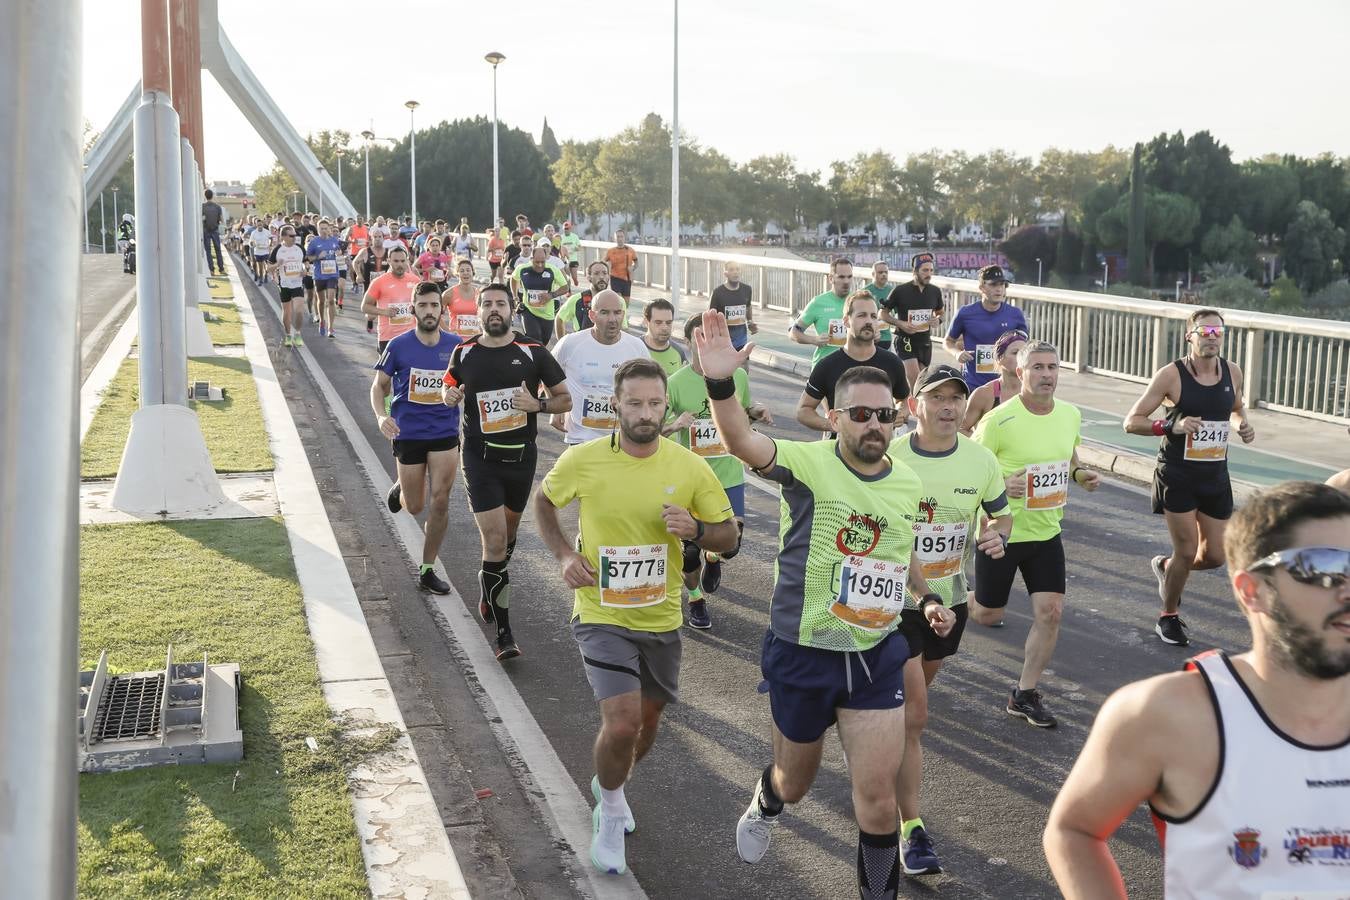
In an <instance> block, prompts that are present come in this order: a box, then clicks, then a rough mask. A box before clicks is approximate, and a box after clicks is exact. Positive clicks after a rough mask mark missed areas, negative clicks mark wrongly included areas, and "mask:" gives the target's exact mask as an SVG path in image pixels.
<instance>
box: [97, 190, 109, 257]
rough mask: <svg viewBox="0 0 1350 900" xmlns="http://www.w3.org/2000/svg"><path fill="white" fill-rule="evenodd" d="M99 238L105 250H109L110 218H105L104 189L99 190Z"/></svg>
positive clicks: (105, 251)
mask: <svg viewBox="0 0 1350 900" xmlns="http://www.w3.org/2000/svg"><path fill="white" fill-rule="evenodd" d="M98 239H99V244H100V246H102V247H103V252H104V253H107V252H108V220H107V219H105V218H103V191H99V192H98Z"/></svg>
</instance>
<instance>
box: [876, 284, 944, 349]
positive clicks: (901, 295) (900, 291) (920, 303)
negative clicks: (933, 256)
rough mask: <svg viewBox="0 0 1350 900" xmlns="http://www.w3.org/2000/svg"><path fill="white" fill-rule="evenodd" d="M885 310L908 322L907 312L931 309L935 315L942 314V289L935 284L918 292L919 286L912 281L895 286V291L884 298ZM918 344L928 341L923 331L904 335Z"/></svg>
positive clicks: (926, 334) (928, 336)
mask: <svg viewBox="0 0 1350 900" xmlns="http://www.w3.org/2000/svg"><path fill="white" fill-rule="evenodd" d="M886 309H887V310H888V311H889V312H890V314H891V315H893V316H895V317H896V318H897V319H902V320H904V321H906V322H908V321H909V312H910V310H913V309H931V310H932V311H933V312H935V313H940V312H942V288H940V287H938V286H937V285H935V284H931V283H930V284H928V285H927V286H925V287H924V288H923V290H919V286H918V285H917V284H915V283H914V282H912V281H907V282H905V283H904V284H901V285H896V288H895V290H893V291H891V294H890V296H889V297H887V298H886ZM904 336H906V337H909V338H911V339H914V340H918V341H920V342H922V341H926V340H929V338H930V334H929V332H927V331H925V332H922V333H920V334H911V335H904Z"/></svg>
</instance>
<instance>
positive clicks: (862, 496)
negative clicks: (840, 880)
mask: <svg viewBox="0 0 1350 900" xmlns="http://www.w3.org/2000/svg"><path fill="white" fill-rule="evenodd" d="M869 301H870V297H869ZM694 345H695V346H696V347H697V349H698V356H699V363H700V365H701V366H702V367H703V372H704V375H705V377H706V378H707V388H708V396H709V397H710V398H711V401H712V404H711V405H712V417H713V421H714V422H715V423H716V424H717V429H718V431H719V432H720V433H721V438H722V441H723V444H724V445H725V446H726V448H727V450H728V451H729V452H731V453H732V454H734V455H735V456H737V457H739V458H740V459H741V460H742V461H743V462H745V463H746V464H747V465H749V466H750V467H751V468H752V469H754V470H755V471H756V472H758V473H760V474H761V475H763V476H764V477H766V478H769V479H770V480H772V481H776V482H778V483H779V484H780V485H782V491H783V502H782V512H781V524H780V525H779V549H778V553H777V558H778V565H777V569H776V576H777V583H776V584H775V585H774V589H773V595H772V600H771V601H770V607H769V618H770V627H769V630H768V632H767V633H766V634H765V636H764V643H763V650H762V655H761V662H760V668H761V670H762V672H763V674H764V678H765V682H766V684H767V687H768V694H769V706H770V710H771V711H772V714H773V748H774V750H773V756H774V759H773V763H772V764H771V765H769V766H768V767H766V768H765V769H764V773H763V774H762V775H761V776H760V777H759V778H758V779H757V780H756V783H755V788H754V793H753V796H752V797H751V799H750V805H749V807H748V808H747V809H746V811H745V813H744V814H743V815H742V816H741V819H740V821H739V822H738V823H737V825H736V852H737V853H738V854H739V855H740V857H741V859H743V860H745V861H746V862H749V863H757V862H759V861H760V860H762V859H763V858H764V855H765V854H766V853H767V852H768V850H769V841H770V838H771V837H772V834H773V828H774V826H775V825H777V824H778V822H779V820H780V816H781V813H782V812H783V807H784V805H785V804H788V803H796V802H797V801H799V800H801V799H802V797H804V796H805V795H806V792H807V790H808V789H809V788H810V786H811V782H812V781H814V779H815V775H816V771H817V769H818V768H819V766H820V756H821V752H822V750H823V740H824V735H825V732H826V731H827V730H828V729H829V727H830V726H831V725H832V724H834V723H835V722H838V724H839V738H840V740H841V742H842V743H843V746H844V752H845V753H846V754H847V756H848V770H849V777H850V780H851V781H852V783H853V785H854V791H853V810H854V816H855V817H856V819H857V823H858V852H857V874H858V887H859V891H860V893H861V895H862V896H864V897H891V898H893V897H895V896H896V891H897V887H898V882H899V877H900V875H899V873H900V858H899V857H900V853H899V846H900V835H899V834H898V833H897V831H896V818H895V810H896V806H895V784H896V779H897V776H898V775H899V770H900V753H901V752H902V749H903V747H904V740H905V718H904V710H903V706H904V702H905V699H904V698H905V690H904V674H903V673H904V665H905V661H906V660H907V659H908V658H909V648H908V647H907V646H906V644H905V639H904V637H903V636H902V635H900V634H899V633H898V632H897V631H896V629H897V626H898V625H899V624H900V613H901V610H902V609H903V606H904V592H905V590H906V588H907V587H908V589H909V590H912V591H913V592H914V593H915V594H916V595H918V596H920V597H922V598H923V600H922V601H921V604H920V607H921V609H923V611H924V614H925V616H926V617H927V619H928V621H930V622H932V623H933V626H934V628H935V629H936V631H937V633H938V634H941V635H945V634H947V633H948V632H949V631H950V630H951V627H952V625H953V624H954V623H955V621H956V617H955V615H954V614H953V613H952V611H951V610H949V609H947V608H946V607H945V606H943V604H942V598H941V596H940V595H938V594H935V593H933V592H932V590H931V589H930V588H929V586H928V583H927V581H926V580H925V579H924V576H923V572H922V568H921V565H920V560H919V559H918V558H917V557H916V556H915V554H914V532H913V524H914V522H915V521H916V520H917V519H918V515H919V502H920V499H921V496H922V489H921V486H920V484H919V479H918V477H917V476H916V475H915V474H914V472H913V471H911V470H910V468H909V467H908V466H906V465H905V464H904V463H901V462H897V461H894V460H892V459H891V458H890V457H889V456H887V454H886V448H887V447H888V446H889V445H890V441H891V434H892V427H893V424H894V422H895V418H896V410H895V407H894V406H893V405H892V400H891V384H890V381H889V379H888V378H887V377H886V373H885V372H883V371H881V370H880V369H875V368H872V367H869V366H862V367H859V368H857V369H854V370H853V371H851V372H849V373H847V374H846V375H845V376H844V377H843V378H841V379H840V380H839V385H838V395H839V400H840V406H841V407H843V408H837V409H834V410H831V412H830V422H831V425H832V426H833V428H834V430H835V431H837V432H838V433H839V440H838V441H785V440H774V439H772V438H770V437H768V436H767V435H763V434H758V433H756V432H754V431H752V430H751V428H750V423H749V422H748V421H747V419H746V416H745V412H744V410H743V408H742V407H741V405H740V403H739V402H738V401H737V400H736V399H735V390H736V389H735V381H734V375H735V372H736V369H737V368H738V367H739V366H740V363H741V359H742V357H745V356H748V355H749V351H750V349H751V348H750V346H748V345H747V346H746V347H744V348H742V349H741V350H739V351H738V350H735V349H734V348H733V347H732V344H731V337H730V335H729V333H728V331H727V326H726V318H725V317H724V316H723V315H722V314H721V313H719V312H717V311H716V310H708V311H707V312H705V313H704V314H703V323H702V327H701V328H700V329H698V330H697V331H696V332H695V333H694Z"/></svg>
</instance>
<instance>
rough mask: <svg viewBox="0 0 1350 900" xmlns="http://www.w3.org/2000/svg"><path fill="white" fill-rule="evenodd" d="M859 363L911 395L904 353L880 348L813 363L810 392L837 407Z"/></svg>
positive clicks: (900, 395)
mask: <svg viewBox="0 0 1350 900" xmlns="http://www.w3.org/2000/svg"><path fill="white" fill-rule="evenodd" d="M857 366H872V367H874V368H877V369H881V370H882V371H883V372H885V373H886V374H887V375H889V376H890V378H891V396H892V397H894V398H895V399H896V400H904V399H905V398H906V397H908V396H909V382H908V381H906V380H905V364H904V362H902V361H901V359H900V357H898V356H896V355H895V354H894V353H887V352H886V351H885V350H880V349H878V350H877V351H876V352H875V353H873V354H872V358H871V359H868V360H864V361H862V362H859V361H858V360H856V359H854V358H853V357H851V356H849V355H848V354H847V353H845V352H844V351H843V349H842V348H841V349H839V350H836V351H835V352H833V353H831V354H830V355H829V356H826V357H824V358H823V359H821V361H820V362H818V363H816V364H815V365H814V366H812V367H811V376H810V377H809V378H807V379H806V393H807V396H809V397H814V398H815V399H817V400H824V401H825V402H826V403H827V404H829V408H830V409H834V386H835V385H836V384H838V383H839V378H840V376H842V375H843V374H844V373H845V372H847V371H848V370H849V369H852V368H856V367H857ZM517 383H519V382H517Z"/></svg>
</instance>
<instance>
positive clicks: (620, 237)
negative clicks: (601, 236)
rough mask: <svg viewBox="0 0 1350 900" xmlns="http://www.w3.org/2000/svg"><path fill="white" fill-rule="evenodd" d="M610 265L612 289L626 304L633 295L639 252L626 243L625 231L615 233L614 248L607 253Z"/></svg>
mask: <svg viewBox="0 0 1350 900" xmlns="http://www.w3.org/2000/svg"><path fill="white" fill-rule="evenodd" d="M605 262H607V263H609V285H610V289H611V290H613V291H614V292H615V293H617V294H618V295H619V296H620V297H622V298H623V299H624V302H625V303H626V302H627V301H628V298H629V297H631V296H632V294H633V273H634V272H635V271H637V262H638V255H637V251H636V250H634V249H633V248H632V247H630V246H628V244H626V243H624V233H623V229H620V230H618V231H616V232H614V246H613V247H610V248H609V249H608V250H606V251H605Z"/></svg>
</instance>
